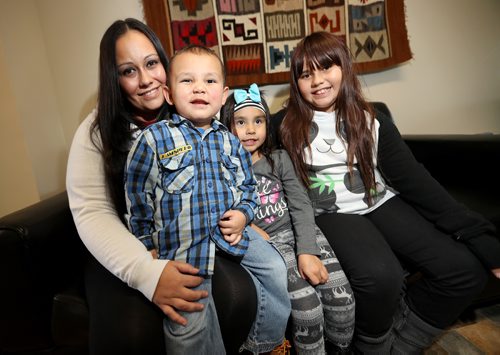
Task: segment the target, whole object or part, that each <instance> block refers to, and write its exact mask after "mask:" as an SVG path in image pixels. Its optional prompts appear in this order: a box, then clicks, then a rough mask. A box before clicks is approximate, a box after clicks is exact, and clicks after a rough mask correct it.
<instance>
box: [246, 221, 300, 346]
mask: <svg viewBox="0 0 500 355" xmlns="http://www.w3.org/2000/svg"><path fill="white" fill-rule="evenodd" d="M247 232H248V237H249V239H250V243H249V247H248V250H247V252H246V254H245V256H244V257H243V259H242V261H241V265H242V266H243V267H244V268H245V269H246V270H247V271H248V273H249V274H250V276H251V277H252V279H253V282H254V284H255V289H256V291H257V316H256V317H255V322H254V323H253V325H252V328H251V329H250V333H249V334H248V338H247V340H246V341H245V343H244V344H243V346H242V350H243V349H247V350H249V351H251V352H252V353H254V354H258V353H262V352H268V351H271V350H273V349H274V348H275V347H276V346H278V345H280V344H281V343H283V340H284V337H285V330H286V325H287V322H288V318H289V317H290V311H291V305H290V298H289V297H288V289H287V270H286V265H285V261H284V260H283V258H282V257H281V255H280V254H279V253H278V251H277V250H276V249H274V247H273V246H272V245H271V244H269V243H268V242H267V240H264V238H262V237H261V236H260V235H259V234H258V233H257V232H256V231H255V230H253V229H252V228H250V227H247Z"/></svg>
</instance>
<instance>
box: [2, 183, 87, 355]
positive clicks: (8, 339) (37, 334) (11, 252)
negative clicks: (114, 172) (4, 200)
mask: <svg viewBox="0 0 500 355" xmlns="http://www.w3.org/2000/svg"><path fill="white" fill-rule="evenodd" d="M85 253H86V249H85V248H84V246H83V244H82V243H81V241H80V238H79V237H78V233H77V231H76V228H75V225H74V223H73V218H72V216H71V212H70V210H69V205H68V198H67V195H66V192H63V193H60V194H58V195H56V196H53V197H51V198H49V199H46V200H43V201H40V202H38V203H36V204H34V205H31V206H29V207H27V208H24V209H22V210H19V211H17V212H14V213H12V214H9V215H7V216H4V217H2V218H0V279H1V280H2V283H3V284H4V285H5V286H6V287H5V288H4V291H2V292H1V293H0V314H2V316H1V317H0V319H1V320H0V344H1V350H3V351H29V350H34V349H44V348H45V349H47V348H50V347H51V346H52V345H53V341H52V336H51V313H52V305H53V297H54V295H55V294H56V293H57V292H58V291H60V290H62V289H66V288H68V287H69V284H72V285H73V287H75V285H80V286H81V285H83V281H82V280H83V279H82V264H83V263H82V258H83V257H84V255H85ZM0 352H1V351H0Z"/></svg>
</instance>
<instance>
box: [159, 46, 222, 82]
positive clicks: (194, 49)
mask: <svg viewBox="0 0 500 355" xmlns="http://www.w3.org/2000/svg"><path fill="white" fill-rule="evenodd" d="M183 53H194V54H198V55H201V54H207V55H211V56H214V57H216V58H217V60H218V61H219V64H220V68H221V71H222V78H223V80H224V82H223V85H226V68H225V67H224V63H223V62H222V60H221V59H220V57H219V56H218V55H217V53H215V51H214V50H213V49H211V48H208V47H206V46H202V45H200V44H190V45H187V46H186V47H183V48H181V49H179V50H178V51H177V52H175V54H174V55H173V56H172V58H170V62H169V63H168V68H167V73H169V74H170V69H171V68H172V63H173V62H174V61H175V59H176V58H177V57H178V56H179V55H181V54H183ZM168 80H169V81H170V75H168Z"/></svg>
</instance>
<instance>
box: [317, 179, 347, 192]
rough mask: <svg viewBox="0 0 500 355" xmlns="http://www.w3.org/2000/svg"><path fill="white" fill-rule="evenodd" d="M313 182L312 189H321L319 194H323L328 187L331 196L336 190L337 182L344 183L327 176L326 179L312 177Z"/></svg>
mask: <svg viewBox="0 0 500 355" xmlns="http://www.w3.org/2000/svg"><path fill="white" fill-rule="evenodd" d="M311 181H312V182H313V183H312V184H311V185H309V188H310V189H316V188H319V193H320V194H321V193H323V191H325V188H326V187H327V186H328V193H329V194H330V193H331V192H332V191H333V190H334V188H335V183H337V182H343V180H342V179H340V180H335V179H333V178H332V177H331V176H325V177H324V178H321V177H311Z"/></svg>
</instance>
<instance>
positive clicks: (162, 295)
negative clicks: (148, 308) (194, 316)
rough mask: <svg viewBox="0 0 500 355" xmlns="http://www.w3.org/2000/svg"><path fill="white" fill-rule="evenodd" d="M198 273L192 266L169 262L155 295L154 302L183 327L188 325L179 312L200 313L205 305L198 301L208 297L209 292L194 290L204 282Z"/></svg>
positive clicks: (179, 262)
mask: <svg viewBox="0 0 500 355" xmlns="http://www.w3.org/2000/svg"><path fill="white" fill-rule="evenodd" d="M198 271H199V270H198V269H197V268H195V267H193V266H192V265H190V264H187V263H184V262H181V261H174V260H171V261H169V262H168V263H167V266H165V268H164V269H163V272H162V273H161V276H160V280H159V281H158V285H156V290H155V292H154V294H153V302H154V303H155V304H156V305H157V306H158V307H160V309H161V310H162V311H163V313H165V315H166V316H167V317H168V318H170V319H171V320H172V321H174V322H176V323H179V324H181V325H186V324H187V320H186V318H184V317H182V316H181V315H180V314H179V313H178V312H177V311H178V310H180V311H185V312H199V311H201V310H202V309H203V305H202V304H201V303H198V302H196V301H198V300H199V299H201V298H205V297H208V292H207V291H197V290H192V288H193V287H196V286H199V285H200V284H201V283H202V282H203V279H202V278H201V277H199V276H196V275H197V274H198Z"/></svg>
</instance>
